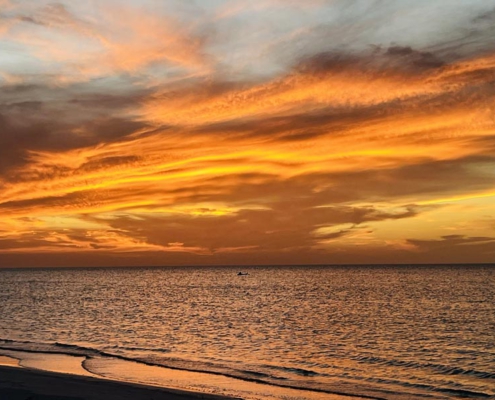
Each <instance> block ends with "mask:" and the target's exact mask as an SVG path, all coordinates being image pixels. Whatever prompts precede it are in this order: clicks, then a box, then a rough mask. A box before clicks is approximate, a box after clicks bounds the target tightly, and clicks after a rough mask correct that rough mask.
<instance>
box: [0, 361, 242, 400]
mask: <svg viewBox="0 0 495 400" xmlns="http://www.w3.org/2000/svg"><path fill="white" fill-rule="evenodd" d="M141 399H143V400H144V399H146V400H151V399H153V400H197V399H209V400H228V399H233V398H232V397H225V396H219V395H210V394H204V393H194V392H187V391H182V390H176V389H165V388H158V387H151V386H143V385H138V384H131V383H124V382H115V381H109V380H104V379H96V378H91V377H83V376H76V375H67V374H61V373H55V372H45V371H35V370H29V369H24V368H18V367H11V366H0V400H141Z"/></svg>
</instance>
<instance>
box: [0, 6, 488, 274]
mask: <svg viewBox="0 0 495 400" xmlns="http://www.w3.org/2000/svg"><path fill="white" fill-rule="evenodd" d="M494 37H495V3H494V2H493V0H300V1H298V0H256V1H253V0H145V1H142V0H140V1H137V0H136V1H134V0H118V1H117V0H98V1H97V0H88V1H84V2H76V1H59V2H53V1H45V0H36V1H29V0H0V267H37V266H100V265H101V266H112V265H114V266H151V265H232V264H234V265H251V264H362V263H364V264H367V263H392V264H396V263H399V264H407V263H470V262H472V263H490V262H495V40H493V39H494Z"/></svg>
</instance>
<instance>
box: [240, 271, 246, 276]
mask: <svg viewBox="0 0 495 400" xmlns="http://www.w3.org/2000/svg"><path fill="white" fill-rule="evenodd" d="M244 275H249V273H248V272H242V271H239V272H238V273H237V276H244Z"/></svg>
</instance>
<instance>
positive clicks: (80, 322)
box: [0, 265, 495, 399]
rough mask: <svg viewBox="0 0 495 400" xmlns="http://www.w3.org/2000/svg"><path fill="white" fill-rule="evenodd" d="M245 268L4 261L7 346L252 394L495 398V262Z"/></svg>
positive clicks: (3, 342) (87, 366)
mask: <svg viewBox="0 0 495 400" xmlns="http://www.w3.org/2000/svg"><path fill="white" fill-rule="evenodd" d="M242 271H243V272H247V273H248V275H243V276H238V275H237V273H238V272H239V268H235V267H180V268H179V267H173V268H171V267H168V268H145V267H143V268H93V269H75V268H74V269H17V270H14V269H4V270H2V269H0V354H3V355H4V356H10V357H13V358H17V359H20V360H21V365H23V362H24V364H25V366H31V367H32V366H33V365H34V366H36V365H40V364H36V360H37V359H38V362H40V361H39V358H42V359H44V360H45V366H44V367H43V365H42V367H43V368H44V369H50V367H49V366H48V367H47V366H46V365H55V364H56V363H60V362H62V361H61V360H62V358H63V357H67V356H72V357H77V359H75V360H76V361H75V362H77V363H81V366H82V368H83V369H84V371H86V372H87V373H88V374H93V375H95V376H102V377H106V378H112V379H121V380H127V381H136V382H141V383H147V384H155V385H162V386H174V387H180V388H186V389H192V390H199V391H205V392H213V393H223V394H228V395H233V396H238V397H243V398H246V399H250V398H252V399H255V398H256V399H269V398H270V399H272V398H273V399H276V398H286V399H289V398H290V399H327V398H340V397H341V396H338V394H340V395H352V396H354V397H360V396H361V397H368V398H376V399H410V398H413V399H416V398H417V399H420V398H425V399H450V398H452V399H456V398H487V397H489V396H495V267H494V266H490V265H485V266H482V265H478V266H473V265H455V266H454V265H453V266H448V265H430V266H408V265H402V266H292V267H243V268H242ZM36 357H38V358H36ZM57 357H58V358H57ZM33 360H34V361H33ZM46 360H48V361H46ZM50 360H52V361H50ZM57 360H58V361H57ZM50 363H51V364H50Z"/></svg>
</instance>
